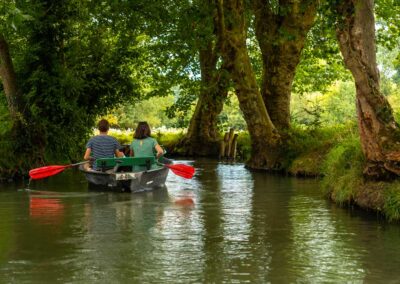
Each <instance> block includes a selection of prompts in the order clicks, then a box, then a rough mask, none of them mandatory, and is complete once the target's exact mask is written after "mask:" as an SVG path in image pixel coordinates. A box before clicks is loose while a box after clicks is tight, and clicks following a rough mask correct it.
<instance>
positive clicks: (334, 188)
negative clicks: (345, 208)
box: [321, 135, 365, 203]
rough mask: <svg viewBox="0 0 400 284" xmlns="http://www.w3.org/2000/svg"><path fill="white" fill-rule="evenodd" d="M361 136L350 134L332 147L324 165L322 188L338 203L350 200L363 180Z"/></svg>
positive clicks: (363, 159) (363, 158)
mask: <svg viewBox="0 0 400 284" xmlns="http://www.w3.org/2000/svg"><path fill="white" fill-rule="evenodd" d="M364 163H365V157H364V155H363V153H362V150H361V145H360V138H359V137H358V136H357V135H353V136H349V137H348V138H347V139H345V140H343V141H342V142H341V143H339V144H337V145H336V146H335V147H334V148H332V149H331V150H330V151H329V153H328V154H327V156H326V159H325V161H324V163H323V166H322V174H323V175H324V177H323V179H322V184H321V185H322V189H323V190H324V192H325V193H326V194H330V196H331V197H332V199H334V200H335V201H336V202H338V203H344V202H350V201H351V200H353V199H354V197H355V194H356V191H357V190H358V188H359V187H360V185H361V184H362V182H363V176H362V170H363V166H364Z"/></svg>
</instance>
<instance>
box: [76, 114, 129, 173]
mask: <svg viewBox="0 0 400 284" xmlns="http://www.w3.org/2000/svg"><path fill="white" fill-rule="evenodd" d="M97 126H98V129H99V132H100V134H99V135H96V136H93V137H92V138H90V139H89V141H88V142H87V144H86V152H85V155H84V156H83V159H85V160H90V161H92V162H93V164H92V169H93V170H96V163H94V162H95V161H96V159H100V158H114V157H118V158H120V157H125V155H124V153H122V152H121V151H119V149H120V148H121V146H120V144H119V142H118V140H117V139H115V138H114V137H112V136H110V135H108V130H109V129H110V123H109V122H108V120H106V119H102V120H100V121H99V123H98V125H97ZM89 168H90V165H89V164H85V169H89Z"/></svg>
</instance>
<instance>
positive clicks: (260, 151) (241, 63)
mask: <svg viewBox="0 0 400 284" xmlns="http://www.w3.org/2000/svg"><path fill="white" fill-rule="evenodd" d="M216 4H217V8H218V19H219V25H220V29H219V30H220V33H219V35H218V36H219V37H220V38H221V42H222V57H223V60H224V63H225V64H226V65H227V69H228V70H229V72H230V75H231V78H232V80H233V82H234V86H235V90H236V95H237V97H238V100H239V105H240V109H241V110H242V112H243V115H244V119H245V120H246V123H247V128H248V131H249V134H250V138H251V147H252V149H251V157H250V160H249V161H248V162H247V166H248V167H250V168H255V169H272V168H273V167H275V166H276V165H275V163H276V157H277V151H276V149H277V146H278V144H279V142H280V136H279V134H278V133H277V131H276V129H275V127H274V125H273V124H272V122H271V119H270V117H269V115H268V112H267V109H266V107H265V105H264V102H263V99H262V96H261V93H260V91H259V90H258V86H257V82H256V78H255V74H254V72H253V69H252V66H251V63H250V58H249V56H248V53H247V47H246V27H245V17H244V8H243V1H242V0H224V1H223V0H216Z"/></svg>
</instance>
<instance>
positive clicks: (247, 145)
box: [237, 131, 251, 161]
mask: <svg viewBox="0 0 400 284" xmlns="http://www.w3.org/2000/svg"><path fill="white" fill-rule="evenodd" d="M250 155H251V140H250V135H249V133H248V132H247V131H241V132H239V136H238V138H237V157H238V159H240V160H242V161H247V160H248V159H250Z"/></svg>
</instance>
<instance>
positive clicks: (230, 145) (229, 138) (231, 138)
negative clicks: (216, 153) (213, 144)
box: [225, 128, 235, 158]
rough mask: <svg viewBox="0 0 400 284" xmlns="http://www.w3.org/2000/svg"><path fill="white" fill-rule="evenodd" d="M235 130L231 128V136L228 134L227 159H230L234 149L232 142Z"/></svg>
mask: <svg viewBox="0 0 400 284" xmlns="http://www.w3.org/2000/svg"><path fill="white" fill-rule="evenodd" d="M234 132H235V130H234V129H233V128H231V129H230V130H229V134H228V146H227V147H226V148H225V157H226V158H229V156H230V154H231V148H232V140H233V134H234Z"/></svg>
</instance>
